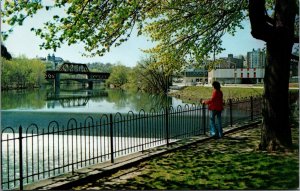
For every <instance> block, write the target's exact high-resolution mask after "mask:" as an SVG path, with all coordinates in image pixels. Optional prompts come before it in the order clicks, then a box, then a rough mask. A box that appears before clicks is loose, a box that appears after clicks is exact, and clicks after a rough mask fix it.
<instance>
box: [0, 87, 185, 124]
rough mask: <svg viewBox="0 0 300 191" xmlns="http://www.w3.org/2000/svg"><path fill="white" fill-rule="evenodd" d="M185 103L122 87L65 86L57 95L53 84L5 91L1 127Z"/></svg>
mask: <svg viewBox="0 0 300 191" xmlns="http://www.w3.org/2000/svg"><path fill="white" fill-rule="evenodd" d="M178 105H184V103H183V102H182V101H181V100H179V99H177V98H174V97H168V96H160V95H153V94H147V93H142V92H131V91H124V90H119V89H105V88H104V87H103V86H98V87H97V86H96V88H95V89H93V90H88V89H81V88H76V87H74V88H72V87H67V88H65V89H64V88H61V89H60V92H59V94H55V93H54V91H53V89H51V87H44V88H43V89H36V90H18V91H5V92H2V93H1V128H2V129H3V128H5V127H8V126H10V127H14V128H16V127H19V126H20V125H21V126H23V127H26V126H28V125H30V124H31V123H35V124H37V125H38V126H39V125H42V124H48V123H49V122H50V121H53V120H56V121H58V122H60V121H62V119H70V118H72V117H74V118H85V117H87V116H97V115H99V114H103V113H112V114H115V113H117V112H119V113H122V114H123V113H128V112H129V111H132V112H134V113H138V112H140V110H141V109H143V110H144V111H145V112H149V111H150V110H151V109H152V108H154V109H158V110H159V109H161V108H162V107H166V106H173V107H175V108H176V107H177V106H178Z"/></svg>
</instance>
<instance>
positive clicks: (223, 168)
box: [73, 128, 299, 190]
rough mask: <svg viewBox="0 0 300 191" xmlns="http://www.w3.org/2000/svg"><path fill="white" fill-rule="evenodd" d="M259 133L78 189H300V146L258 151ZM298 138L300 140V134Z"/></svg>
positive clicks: (242, 134) (171, 155)
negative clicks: (299, 154) (276, 151)
mask: <svg viewBox="0 0 300 191" xmlns="http://www.w3.org/2000/svg"><path fill="white" fill-rule="evenodd" d="M295 131H296V132H295ZM295 134H296V135H298V129H297V128H293V137H295ZM259 137H260V130H259V129H257V128H256V129H251V130H247V131H245V132H240V133H238V134H233V135H227V136H226V137H225V138H224V139H220V140H211V141H209V142H206V143H202V144H197V145H193V146H191V147H189V148H187V149H184V150H180V151H176V152H173V153H169V154H165V155H162V156H161V157H157V158H154V159H152V160H150V161H147V162H143V163H141V164H140V165H139V166H138V169H139V170H137V171H140V173H139V174H137V175H132V176H131V177H130V178H128V179H126V180H122V177H121V176H123V175H124V174H123V175H122V173H119V175H115V176H114V175H113V176H112V177H107V178H102V179H99V180H97V181H95V182H92V183H89V185H88V186H87V187H77V188H73V189H84V188H87V189H88V188H93V187H97V188H100V189H117V190H125V189H130V190H136V189H138V190H144V189H145V190H149V189H150V190H156V189H164V190H165V189H168V190H171V189H172V190H173V189H174V190H187V189H189V190H190V189H197V190H199V189H200V190H201V189H296V188H298V187H299V162H298V161H299V157H298V150H294V151H293V152H285V153H283V152H278V153H267V152H261V151H255V150H254V148H255V147H256V146H257V144H258V142H259ZM295 138H296V137H295ZM294 141H295V145H298V138H296V139H294ZM135 168H136V167H135ZM109 182H110V183H109Z"/></svg>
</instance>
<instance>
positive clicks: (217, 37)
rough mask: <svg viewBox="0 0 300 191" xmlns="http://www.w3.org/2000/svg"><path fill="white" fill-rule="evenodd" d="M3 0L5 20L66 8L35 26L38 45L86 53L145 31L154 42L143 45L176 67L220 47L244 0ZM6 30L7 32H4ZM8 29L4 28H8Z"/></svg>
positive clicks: (16, 20) (240, 13)
mask: <svg viewBox="0 0 300 191" xmlns="http://www.w3.org/2000/svg"><path fill="white" fill-rule="evenodd" d="M17 2H18V3H14V1H8V0H5V2H4V11H3V13H2V16H3V20H4V21H5V22H6V23H7V24H9V25H11V26H14V25H22V23H23V21H24V19H25V18H27V17H28V16H33V15H34V14H36V13H37V11H38V10H40V9H45V10H47V11H50V10H51V9H52V8H58V9H60V10H61V11H62V10H63V9H64V10H65V14H62V15H59V14H57V15H54V16H53V17H52V19H51V20H49V21H48V22H46V23H45V24H44V26H43V27H41V28H38V29H34V31H35V32H36V35H37V36H40V37H41V38H42V39H44V42H43V43H42V45H41V47H43V48H46V49H54V50H55V49H56V48H59V47H60V46H61V44H62V43H67V44H68V45H72V44H76V43H78V42H79V41H80V42H83V44H84V48H85V50H86V52H88V53H87V54H86V55H90V56H95V55H100V56H102V55H104V54H105V53H106V52H108V51H109V50H110V48H111V47H112V46H119V45H121V44H122V43H123V42H125V41H127V40H128V38H129V37H130V36H131V33H132V30H133V28H134V27H136V28H137V30H138V33H137V35H142V34H146V35H147V36H148V37H150V38H151V39H152V40H153V41H156V42H157V46H156V47H154V48H153V49H149V50H145V52H146V53H151V54H154V55H155V56H156V59H157V60H158V63H160V64H162V63H163V64H164V65H168V67H170V68H171V67H174V68H176V69H178V68H180V67H181V66H183V65H185V64H188V63H191V62H195V63H200V62H202V60H203V59H206V58H207V57H209V56H210V54H211V53H212V52H216V53H218V52H220V51H221V50H222V48H221V43H222V41H221V37H222V36H223V34H224V33H225V32H229V33H231V34H234V33H235V31H236V28H238V27H239V28H241V27H242V26H241V25H240V22H241V20H243V19H244V18H245V10H246V8H247V7H246V5H247V2H246V1H245V0H242V1H241V0H231V1H221V0H216V1H214V3H210V2H207V1H195V0H188V1H182V0H172V1H156V0H147V1H143V0H129V1H117V0H97V1H92V0H74V1H70V0H56V1H55V3H54V5H51V6H50V5H43V4H42V3H41V1H17ZM6 34H7V33H6ZM7 35H8V34H7Z"/></svg>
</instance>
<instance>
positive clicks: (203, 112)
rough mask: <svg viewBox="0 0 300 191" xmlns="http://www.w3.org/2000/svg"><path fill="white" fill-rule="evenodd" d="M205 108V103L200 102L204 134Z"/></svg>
mask: <svg viewBox="0 0 300 191" xmlns="http://www.w3.org/2000/svg"><path fill="white" fill-rule="evenodd" d="M205 111H206V108H205V104H204V103H202V125H203V128H204V129H203V130H204V131H203V132H204V135H205V134H206V112H205Z"/></svg>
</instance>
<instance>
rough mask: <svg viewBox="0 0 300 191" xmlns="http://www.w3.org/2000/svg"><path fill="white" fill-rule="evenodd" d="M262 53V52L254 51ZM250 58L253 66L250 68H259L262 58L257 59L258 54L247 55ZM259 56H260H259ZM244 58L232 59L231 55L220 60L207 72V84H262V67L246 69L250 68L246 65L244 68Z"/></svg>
mask: <svg viewBox="0 0 300 191" xmlns="http://www.w3.org/2000/svg"><path fill="white" fill-rule="evenodd" d="M254 52H255V53H256V52H260V53H261V52H262V51H260V50H259V51H254ZM248 55H250V56H252V57H253V58H251V60H253V64H252V65H251V66H260V65H262V63H261V62H258V60H261V59H262V58H264V59H265V56H264V57H259V55H260V54H247V61H248ZM256 55H257V57H259V59H258V58H255V60H256V62H255V64H254V57H255V56H256ZM260 56H261V55H260ZM245 63H248V62H245V59H244V56H239V57H233V54H228V57H227V58H220V59H219V60H218V62H217V64H215V65H214V67H213V69H212V70H211V71H209V72H208V83H210V84H211V83H212V82H213V81H215V80H217V81H219V82H220V83H222V84H256V83H263V78H264V68H263V67H247V66H250V65H248V64H246V67H245Z"/></svg>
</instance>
